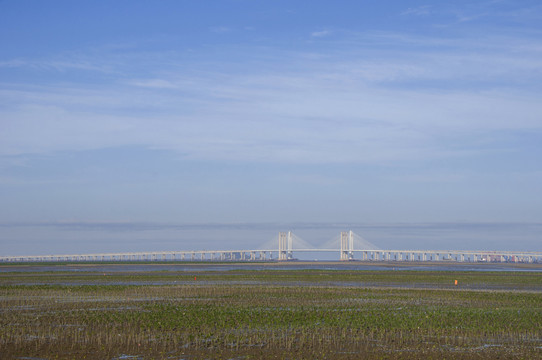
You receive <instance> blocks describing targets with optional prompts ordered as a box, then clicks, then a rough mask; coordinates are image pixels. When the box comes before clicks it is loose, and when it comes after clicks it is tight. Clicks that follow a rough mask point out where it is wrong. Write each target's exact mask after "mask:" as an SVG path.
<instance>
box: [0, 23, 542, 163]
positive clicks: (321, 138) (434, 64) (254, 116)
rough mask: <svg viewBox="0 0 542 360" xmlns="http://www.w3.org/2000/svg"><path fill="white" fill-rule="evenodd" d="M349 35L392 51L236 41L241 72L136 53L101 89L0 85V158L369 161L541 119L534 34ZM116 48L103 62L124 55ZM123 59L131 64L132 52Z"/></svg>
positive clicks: (420, 155)
mask: <svg viewBox="0 0 542 360" xmlns="http://www.w3.org/2000/svg"><path fill="white" fill-rule="evenodd" d="M360 36H364V37H365V39H367V38H371V37H372V39H373V40H374V41H375V42H376V43H378V40H380V39H382V38H383V37H385V38H386V39H387V41H388V42H393V43H394V44H395V45H396V46H395V47H394V48H393V50H381V49H380V48H379V47H378V45H377V47H376V48H374V47H366V48H363V50H362V51H359V52H358V51H356V50H354V51H352V50H350V47H343V46H339V47H337V48H332V49H330V50H331V51H327V49H326V51H324V52H323V53H318V52H316V53H314V52H313V53H305V52H303V51H299V52H285V51H277V50H276V49H267V51H268V53H267V54H265V56H260V57H258V58H251V57H250V52H251V51H252V50H253V49H250V48H248V49H244V52H243V53H239V49H236V50H235V51H236V56H240V57H245V58H246V59H248V62H247V63H246V64H247V65H246V67H245V68H244V69H243V71H238V70H236V69H234V68H231V69H226V70H220V71H219V70H217V69H216V67H218V66H220V67H221V69H224V65H223V64H217V63H216V62H207V63H205V64H198V63H197V62H196V63H186V62H181V63H177V61H178V57H177V54H175V53H169V54H168V53H165V54H154V55H153V56H147V55H143V56H141V57H146V59H149V58H151V59H152V58H155V59H159V60H157V61H159V63H156V64H157V65H158V64H159V65H160V66H157V67H156V68H153V69H152V70H150V71H149V70H147V71H146V72H144V73H139V72H137V71H132V72H130V73H128V72H127V70H124V72H122V71H121V70H120V69H119V70H118V71H119V74H120V73H122V74H123V76H122V77H121V76H119V77H118V78H113V79H112V80H111V81H110V82H109V83H105V84H102V85H100V84H95V85H93V86H92V87H88V86H86V85H85V86H84V87H83V86H78V85H75V84H51V85H41V86H28V85H17V84H4V85H3V86H2V88H1V89H0V93H1V97H2V99H3V100H2V101H1V103H0V105H1V106H2V107H1V108H0V116H1V117H2V118H3V119H8V120H6V121H4V122H3V124H2V125H0V127H2V132H1V133H2V134H1V135H0V140H1V141H0V143H1V145H0V153H2V154H4V155H5V154H21V153H32V152H34V153H40V152H51V151H60V150H78V149H93V148H100V147H108V146H121V145H131V144H138V145H144V146H148V147H152V148H161V149H170V150H174V151H177V152H179V153H180V154H183V156H186V157H189V158H194V159H222V160H224V159H225V160H239V161H271V162H297V163H322V162H325V163H380V162H397V161H405V160H420V159H431V158H448V157H454V156H466V154H467V153H465V152H464V149H462V151H459V150H458V149H457V148H450V147H449V146H447V145H446V144H445V143H443V142H441V141H440V139H441V137H443V136H446V137H452V138H454V141H457V142H458V143H461V144H463V145H465V146H466V147H468V148H470V149H469V152H468V154H472V153H473V152H475V151H477V149H478V150H480V151H481V150H484V148H483V146H484V145H480V144H474V143H470V144H468V143H465V142H466V141H468V140H465V139H464V137H463V134H464V132H467V131H468V132H471V133H477V132H480V133H484V132H491V131H496V130H509V131H516V130H525V129H527V130H529V129H540V127H541V126H542V124H541V123H540V121H539V118H538V116H537V114H540V113H541V112H542V105H540V102H539V98H540V97H539V93H540V88H539V86H538V85H537V84H538V83H539V81H538V80H540V77H542V75H541V74H540V72H539V71H538V70H539V60H538V59H539V55H540V49H541V44H540V42H539V41H537V40H532V39H515V38H513V37H510V38H503V37H499V36H494V37H491V36H488V37H486V38H485V39H484V42H483V43H481V44H480V47H481V49H482V50H480V49H479V50H478V51H475V47H476V44H477V42H472V43H469V41H470V40H467V41H464V42H461V43H459V44H458V42H457V40H449V41H444V44H443V41H442V40H436V39H433V38H426V37H414V36H409V37H406V36H405V35H402V36H397V35H395V34H391V33H389V34H364V35H360ZM360 36H357V37H352V38H351V40H350V41H359V38H360ZM362 43H366V42H360V43H359V44H362ZM439 43H440V46H439ZM411 44H416V45H415V48H412V46H411ZM159 55H160V56H159ZM224 55H225V56H231V54H229V53H226V54H224ZM260 55H261V54H260ZM126 56H127V58H125V59H124V61H120V60H119V59H115V62H116V61H118V62H121V63H130V60H131V59H130V57H129V56H128V55H126ZM130 56H132V55H130ZM134 56H135V57H134V58H132V63H133V62H136V61H139V60H140V58H141V57H139V55H137V54H136V55H134ZM103 57H107V54H103ZM262 59H263V60H262ZM278 59H280V60H281V61H280V62H277V60H278ZM85 61H86V62H87V63H89V64H92V63H93V61H92V58H89V59H86V60H85ZM111 63H113V61H111ZM276 63H280V64H282V65H281V66H280V67H279V68H277V69H274V68H273V67H271V66H269V64H276ZM19 65H20V66H24V64H23V63H21V64H19ZM27 65H28V66H33V65H29V64H27ZM136 67H137V66H136ZM90 68H92V67H90ZM100 69H101V66H97V70H96V71H100ZM187 69H188V71H187ZM537 71H538V72H537ZM126 74H129V75H133V76H132V77H131V78H130V77H126ZM518 83H519V84H520V85H517V84H518ZM525 84H527V85H528V86H525ZM158 90H159V91H158ZM491 146H494V144H493V145H491ZM491 146H490V147H491ZM497 147H498V146H497ZM486 148H487V146H486Z"/></svg>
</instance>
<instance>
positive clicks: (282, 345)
mask: <svg viewBox="0 0 542 360" xmlns="http://www.w3.org/2000/svg"><path fill="white" fill-rule="evenodd" d="M454 280H458V283H459V285H458V286H455V285H453V284H454ZM541 325H542V273H540V272H438V271H343V270H260V271H255V270H231V271H223V272H216V271H215V272H210V271H200V272H194V273H190V272H186V271H184V272H172V271H168V272H122V268H119V271H117V272H114V273H109V274H104V273H98V272H94V271H87V272H85V273H79V272H78V273H74V272H62V271H54V272H0V353H1V354H2V355H1V356H0V357H1V358H7V359H17V358H29V357H35V358H42V359H57V358H58V359H81V358H85V357H86V358H89V359H90V358H97V359H119V358H122V357H124V358H128V357H130V356H132V357H133V358H141V359H200V358H212V359H215V358H225V359H232V358H236V359H245V358H246V359H248V358H279V359H297V358H309V359H358V358H368V359H409V358H412V359H417V358H427V359H442V358H458V359H494V358H503V359H505V358H511V359H535V358H542V326H541Z"/></svg>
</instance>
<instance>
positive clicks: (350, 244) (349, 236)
mask: <svg viewBox="0 0 542 360" xmlns="http://www.w3.org/2000/svg"><path fill="white" fill-rule="evenodd" d="M340 243H341V261H348V260H353V259H354V232H353V231H352V230H350V231H341V239H340Z"/></svg>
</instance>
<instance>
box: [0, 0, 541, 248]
mask: <svg viewBox="0 0 542 360" xmlns="http://www.w3.org/2000/svg"><path fill="white" fill-rule="evenodd" d="M0 45H1V46H0V253H1V254H3V255H10V254H17V255H18V254H29V255H30V254H46V253H59V252H61V253H63V252H80V251H83V252H102V251H109V250H111V251H121V250H126V251H131V250H149V251H150V250H154V249H169V250H176V249H185V248H186V249H188V248H189V249H194V248H198V247H200V245H201V246H202V247H205V248H207V249H212V248H232V247H233V248H238V247H248V248H250V247H251V246H252V245H253V244H261V243H265V242H267V241H269V240H270V239H272V238H273V236H276V233H278V231H286V230H289V229H293V230H294V231H296V234H297V235H298V236H300V237H301V238H303V239H304V240H307V241H308V242H313V243H323V242H325V240H326V239H327V240H329V238H330V237H333V236H334V235H333V234H335V233H337V232H338V231H339V229H344V230H349V228H354V229H355V230H356V232H357V233H359V234H360V235H362V236H364V237H365V238H367V240H369V241H371V242H373V243H375V244H377V245H378V244H380V246H381V247H383V248H386V247H393V248H396V249H397V248H405V249H407V248H421V247H425V248H427V247H429V248H440V249H453V248H457V247H461V248H496V249H510V250H516V249H517V250H524V251H527V250H531V251H542V236H541V234H542V161H540V159H541V158H542V101H541V99H542V4H540V2H539V1H534V0H533V1H522V0H514V1H512V0H510V1H508V0H502V1H501V0H493V1H454V2H436V1H433V2H427V1H406V0H401V1H399V0H397V1H392V0H389V1H378V2H376V1H375V2H373V1H333V2H331V1H292V0H290V1H256V0H253V1H248V0H224V1H172V0H164V1H141V0H131V1H123V0H118V1H102V0H96V1H77V2H75V1H61V0H58V1H50V2H43V1H38V0H34V1H33V0H17V1H15V0H3V1H0ZM324 229H325V230H324ZM428 229H430V231H429V230H428ZM450 233H453V234H455V235H453V236H451V235H450Z"/></svg>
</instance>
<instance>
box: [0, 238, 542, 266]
mask: <svg viewBox="0 0 542 360" xmlns="http://www.w3.org/2000/svg"><path fill="white" fill-rule="evenodd" d="M273 244H275V246H277V247H275V248H272V246H273ZM297 253H328V254H332V253H335V254H337V253H338V260H341V261H355V260H359V261H411V262H413V261H422V262H426V261H446V262H508V263H542V252H525V251H519V252H518V251H474V250H384V249H380V248H379V247H377V246H376V245H374V244H372V243H371V242H369V241H367V240H365V239H364V238H363V237H361V236H359V235H358V234H356V233H354V232H353V231H343V232H341V233H340V234H339V235H338V236H336V237H335V238H333V239H331V240H330V241H328V242H327V243H325V244H324V245H322V246H321V247H318V248H316V247H314V246H312V245H310V244H309V243H307V242H306V241H304V240H303V239H301V238H299V237H298V236H296V235H295V234H293V233H292V232H291V231H288V232H279V234H278V237H275V238H274V239H273V240H272V241H271V243H269V242H268V243H267V246H264V248H263V249H253V250H190V251H146V252H122V253H120V252H117V253H96V254H69V255H68V254H61V255H31V256H0V263H13V262H65V261H69V262H75V261H81V262H99V261H108V262H109V261H292V260H296V258H295V254H297Z"/></svg>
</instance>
